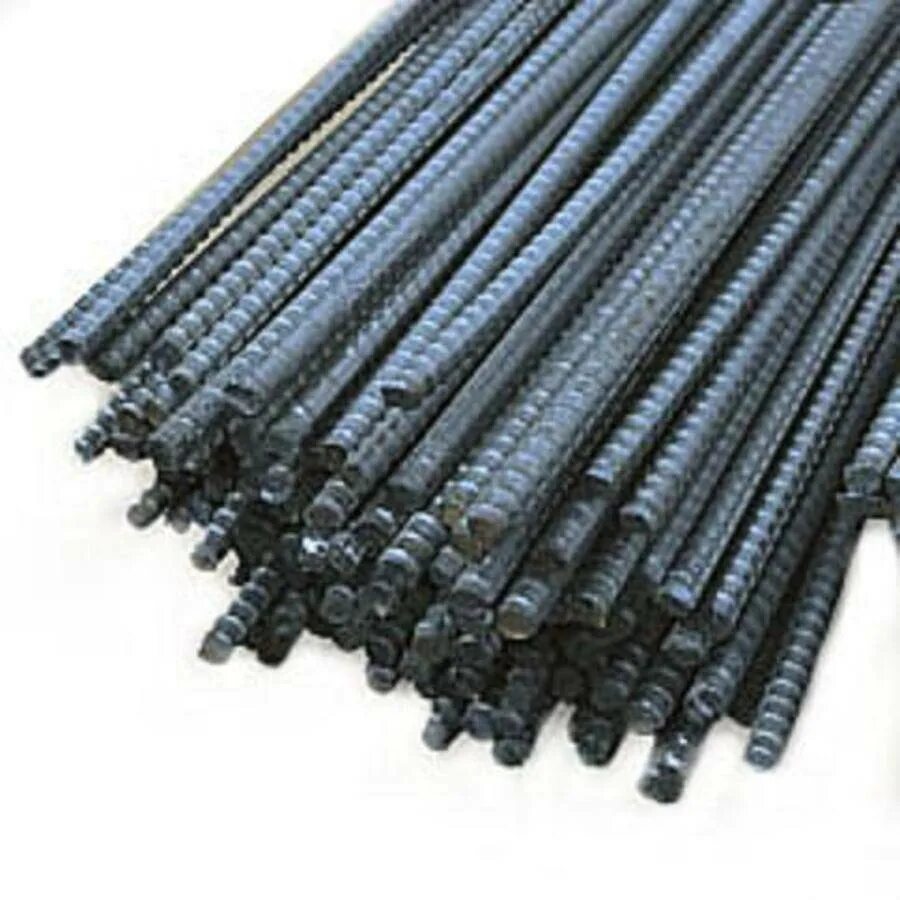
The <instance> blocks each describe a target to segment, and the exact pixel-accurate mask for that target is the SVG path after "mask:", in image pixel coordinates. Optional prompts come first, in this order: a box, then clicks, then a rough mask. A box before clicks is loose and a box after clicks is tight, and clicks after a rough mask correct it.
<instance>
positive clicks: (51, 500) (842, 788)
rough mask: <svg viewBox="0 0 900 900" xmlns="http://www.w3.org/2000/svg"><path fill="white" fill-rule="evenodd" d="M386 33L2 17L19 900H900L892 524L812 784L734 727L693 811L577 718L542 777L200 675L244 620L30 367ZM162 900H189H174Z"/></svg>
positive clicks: (326, 7)
mask: <svg viewBox="0 0 900 900" xmlns="http://www.w3.org/2000/svg"><path fill="white" fill-rule="evenodd" d="M382 5H383V4H382V3H380V2H378V0H328V2H327V3H320V2H293V3H286V2H279V0H253V2H248V3H236V2H231V3H229V2H221V0H220V2H216V3H214V2H207V0H154V2H152V3H138V2H128V3H123V2H121V0H78V2H71V0H0V97H2V112H3V118H2V121H3V133H2V140H0V260H2V269H0V272H2V280H0V285H2V291H3V312H2V315H0V340H2V354H0V379H2V385H3V404H2V412H3V417H4V418H3V438H2V449H0V479H2V482H0V488H2V493H0V497H2V501H3V504H4V515H3V516H2V519H0V536H2V544H0V546H2V554H3V559H4V561H5V565H4V568H3V577H4V581H3V588H2V594H3V600H2V618H0V623H2V626H0V627H2V638H3V648H2V652H0V697H2V701H0V702H2V706H0V709H2V720H3V725H4V726H5V728H4V736H3V737H2V738H0V826H2V828H3V830H4V832H5V833H4V834H3V835H2V836H0V896H4V897H10V898H17V900H18V898H32V897H60V896H63V895H64V894H65V895H70V894H77V895H85V896H91V897H95V898H107V897H110V898H111V897H120V896H124V897H141V898H143V897H150V896H153V897H157V896H160V895H163V894H161V892H167V893H166V894H165V895H168V896H175V897H182V896H189V895H191V896H195V897H196V896H214V897H217V898H230V897H236V896H239V895H247V894H248V892H249V891H253V890H259V891H267V892H274V891H279V895H280V896H285V895H301V896H302V895H304V894H308V895H309V896H331V895H335V894H337V893H340V894H345V893H349V892H360V893H361V892H366V894H370V895H374V896H376V897H381V896H385V897H387V896H390V897H400V898H403V897H412V896H426V897H429V898H430V897H435V898H441V897H449V896H454V897H459V896H464V895H465V896H469V895H472V896H483V895H486V894H487V892H488V891H501V890H504V891H506V892H507V893H506V894H504V896H506V895H507V894H509V893H511V892H513V891H515V892H517V893H524V894H526V895H528V896H531V895H535V896H548V895H549V896H553V895H554V894H555V893H556V892H558V893H559V894H560V895H562V894H563V892H565V894H566V895H569V894H577V895H579V896H601V895H603V894H606V895H609V894H611V893H612V892H614V891H615V892H623V893H624V892H628V895H629V896H638V897H643V896H652V895H656V896H658V894H657V892H658V891H665V896H667V897H673V896H674V897H680V896H688V895H689V894H690V895H691V896H696V897H707V896H713V895H718V894H719V893H720V892H726V891H727V892H728V893H729V895H730V896H733V897H744V896H748V897H749V896H758V895H759V893H760V892H761V891H765V892H766V893H765V896H767V897H776V898H777V897H784V896H788V894H789V892H790V895H791V896H793V897H796V898H806V897H844V896H848V895H854V896H859V897H878V898H880V897H898V896H900V879H898V875H900V866H898V850H900V831H898V825H900V815H898V811H900V714H898V709H900V604H898V595H900V591H898V584H900V578H898V560H897V555H896V553H895V550H894V549H893V546H892V544H891V541H890V538H889V535H888V533H887V530H886V529H885V528H882V527H878V526H871V527H870V528H869V529H868V531H867V533H866V535H865V539H864V541H863V543H862V546H861V547H860V550H859V553H858V554H857V558H856V560H855V563H854V567H853V571H852V577H851V585H850V589H849V591H848V594H847V597H846V601H845V604H844V607H843V610H842V612H841V615H840V619H839V622H838V627H837V628H836V633H835V635H834V639H833V640H832V641H831V643H830V644H829V647H828V650H827V654H826V656H825V658H824V662H823V665H822V667H821V670H820V672H819V676H818V678H817V680H816V684H815V688H814V691H813V696H812V697H811V700H810V703H809V705H808V708H807V710H806V713H805V715H804V717H803V720H802V723H801V726H800V728H799V731H798V734H797V736H796V742H795V745H794V747H793V749H792V751H791V752H790V755H789V757H788V759H787V760H786V762H785V763H784V765H783V766H782V767H781V768H780V769H779V770H778V771H777V772H775V773H772V774H768V775H759V774H756V773H754V772H753V771H751V770H749V769H748V768H747V767H746V766H745V765H744V764H743V763H742V761H741V751H742V737H741V735H740V734H739V732H738V730H737V729H734V728H732V727H730V726H723V727H722V728H720V729H719V731H718V732H717V733H716V734H715V735H714V737H713V739H712V740H711V741H710V742H709V744H708V747H707V750H706V752H705V754H704V756H703V758H702V760H701V763H700V765H699V766H698V769H697V772H696V774H695V777H694V779H693V781H692V783H691V784H690V786H689V789H688V792H687V795H686V797H685V799H684V801H683V802H682V803H681V805H680V806H678V807H676V808H662V807H656V806H654V805H653V804H651V803H649V802H648V801H645V800H643V799H641V798H640V797H639V796H638V795H637V793H636V791H635V789H634V785H635V782H636V780H637V778H638V776H639V773H640V770H641V767H642V765H643V761H644V758H645V756H646V753H647V750H648V745H647V744H646V742H643V741H632V742H630V743H629V744H628V746H627V747H626V748H625V750H624V751H623V752H622V753H621V755H620V757H619V758H618V760H617V761H616V763H615V764H614V766H613V768H612V769H611V770H610V771H599V772H598V771H592V770H589V769H586V768H583V767H581V766H580V764H579V763H578V762H577V760H576V758H575V756H574V753H573V752H572V751H571V750H570V748H569V746H568V744H567V741H566V738H565V735H564V732H563V724H562V721H561V720H558V721H554V723H553V724H552V726H551V727H548V728H547V729H546V732H545V734H544V736H543V738H542V740H541V742H540V745H539V747H538V749H537V752H536V754H535V757H534V759H533V761H532V762H531V763H530V764H529V765H528V766H527V767H526V768H525V769H524V770H521V771H508V770H503V769H501V768H499V767H497V766H495V765H494V764H493V763H492V762H491V760H490V758H489V754H488V752H487V751H486V749H485V748H483V747H481V746H472V745H462V746H459V747H456V748H454V749H453V750H452V752H450V753H449V754H447V755H445V756H442V757H435V756H433V755H430V754H429V753H428V752H427V751H426V750H425V749H424V748H423V747H422V746H421V745H420V743H419V740H418V738H419V732H420V729H421V725H422V723H423V720H424V717H425V715H426V706H425V704H424V703H423V702H422V701H421V700H419V699H418V698H416V697H414V696H411V695H410V694H408V693H407V692H405V691H398V692H397V693H395V694H393V695H390V696H388V697H380V696H377V695H375V694H372V693H371V692H369V691H368V689H367V688H366V687H365V686H364V682H363V676H362V670H361V665H360V663H359V660H358V659H352V658H348V657H346V656H344V655H342V654H340V653H338V652H336V651H334V650H332V649H331V648H330V647H326V646H324V645H321V644H320V643H318V642H316V641H314V640H312V639H305V640H304V641H303V643H302V644H301V645H300V647H299V650H298V652H296V653H295V655H294V656H293V658H292V659H291V660H290V662H289V664H288V665H286V666H285V667H284V668H282V669H281V670H279V671H277V672H272V671H269V670H263V669H261V668H258V667H257V666H256V665H255V664H254V663H253V662H252V661H250V660H248V659H246V658H244V657H238V658H236V659H235V660H234V661H233V663H232V664H231V665H230V666H229V667H227V668H225V669H214V668H209V667H206V666H204V665H203V664H201V663H200V662H199V661H198V660H197V659H196V655H195V651H196V646H197V643H198V641H199V639H200V638H201V636H202V635H203V633H204V630H205V629H206V627H207V625H208V624H209V623H210V621H211V620H212V619H213V618H214V617H215V615H216V614H217V613H218V612H219V611H220V610H221V609H222V607H223V604H225V603H226V602H227V600H228V597H229V593H228V590H227V588H226V586H225V585H224V583H223V580H222V579H219V578H216V577H209V576H203V575H200V574H198V573H194V572H193V571H192V569H191V567H190V566H189V564H188V562H187V558H186V557H187V551H188V548H189V539H187V538H184V537H179V536H177V535H175V534H173V533H171V532H168V531H166V530H165V529H163V528H159V529H154V530H153V531H152V533H150V534H147V535H139V534H137V533H135V532H133V531H132V530H130V529H129V527H128V526H127V525H126V524H125V523H124V520H123V511H124V508H125V506H126V504H127V501H128V500H129V499H130V498H132V497H134V496H135V494H136V492H137V491H138V490H139V489H140V488H141V486H142V485H144V484H145V483H146V481H147V479H148V477H149V475H148V472H146V471H144V470H142V469H140V468H139V467H129V466H127V465H125V464H122V463H118V462H115V461H110V460H105V459H104V460H103V461H101V462H100V463H98V464H97V465H95V466H94V467H93V468H90V469H86V468H84V467H83V466H82V465H80V464H79V463H78V462H77V461H76V459H75V457H74V454H73V453H72V452H71V449H70V447H71V439H72V437H73V435H74V434H75V432H76V430H77V429H78V427H79V426H80V425H81V424H83V423H84V422H85V421H86V420H87V419H88V418H89V416H90V415H91V413H92V412H93V411H94V409H95V408H96V407H97V406H98V405H99V403H100V402H101V400H102V398H103V390H102V389H101V388H99V387H98V386H97V385H96V384H94V383H92V382H90V381H89V380H88V379H87V378H86V377H84V376H83V375H81V374H79V373H77V372H73V371H65V372H62V373H60V374H58V375H57V376H56V377H54V378H53V379H52V380H51V381H49V382H47V383H33V382H29V381H28V380H27V379H26V378H25V376H24V374H23V373H22V371H21V370H20V368H19V365H18V362H17V354H18V351H19V349H20V348H21V347H22V345H24V344H25V343H26V341H27V340H29V339H30V338H31V337H32V336H34V335H35V334H36V333H37V332H38V330H39V329H40V328H41V327H43V326H44V325H45V324H46V323H48V322H49V321H50V320H51V318H52V317H54V316H55V315H56V314H57V313H59V312H61V311H62V310H63V309H64V308H65V307H67V306H68V305H69V304H70V303H71V302H72V301H73V300H74V299H75V297H76V296H77V295H78V294H79V293H80V291H81V290H82V289H83V288H86V287H87V286H88V285H89V284H90V282H91V281H92V280H93V279H94V278H95V277H96V276H99V275H100V274H102V272H103V271H105V269H106V268H108V267H109V265H111V264H112V263H114V262H115V261H116V260H117V259H118V258H119V256H121V255H122V254H123V253H124V252H125V251H127V250H128V249H130V247H131V245H132V244H133V243H134V242H135V241H136V240H137V239H138V238H139V237H141V236H142V235H143V234H144V233H145V232H146V231H147V230H148V229H149V228H150V226H152V225H153V224H154V223H155V221H156V220H157V219H158V218H160V217H161V216H162V215H163V214H165V213H166V212H167V211H168V210H169V209H170V208H171V207H173V206H174V205H175V204H176V203H177V202H178V201H180V200H181V198H182V197H183V196H184V195H186V194H187V193H188V192H189V191H190V190H191V189H192V188H193V186H194V185H195V184H196V183H197V182H198V181H199V180H200V179H201V178H203V177H204V176H206V175H207V174H208V173H209V172H210V171H211V170H212V169H213V168H214V167H215V166H216V165H217V164H218V163H219V162H220V161H221V160H222V159H223V158H224V157H225V156H226V155H227V154H228V153H229V152H230V151H231V150H232V149H233V148H234V147H235V146H236V145H237V144H239V143H240V142H241V141H242V140H243V139H244V138H245V137H246V136H247V135H248V133H249V132H250V131H252V130H253V129H254V128H255V127H256V126H257V125H258V124H259V122H260V121H261V120H262V119H263V118H265V117H266V116H268V115H269V114H270V113H271V112H272V110H273V109H274V108H275V107H276V106H278V105H279V104H280V103H281V102H282V101H283V100H284V99H285V98H286V97H287V96H289V95H290V94H291V93H292V92H293V91H294V90H295V89H296V88H297V87H298V86H299V84H301V83H302V82H303V81H304V80H306V79H307V78H308V77H309V76H310V75H312V74H313V73H314V72H315V71H316V69H317V68H318V67H319V66H321V65H322V64H323V63H324V62H325V61H326V60H327V59H328V58H329V57H330V56H331V55H332V54H333V53H334V52H336V50H337V49H338V48H340V47H341V46H342V44H343V43H344V42H346V41H347V40H348V39H349V38H350V37H351V36H352V35H353V34H354V33H356V32H357V31H359V30H360V28H361V26H362V24H363V23H364V22H365V21H367V20H368V19H369V18H371V17H372V15H373V14H374V13H375V12H376V11H377V10H378V9H379V8H380V7H381V6H382ZM550 892H553V894H551V893H550ZM165 895H163V896H165Z"/></svg>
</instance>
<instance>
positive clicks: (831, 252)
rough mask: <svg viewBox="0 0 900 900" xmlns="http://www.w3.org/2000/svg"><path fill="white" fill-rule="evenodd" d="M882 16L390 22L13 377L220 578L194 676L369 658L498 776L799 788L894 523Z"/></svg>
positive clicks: (609, 12)
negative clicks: (49, 380)
mask: <svg viewBox="0 0 900 900" xmlns="http://www.w3.org/2000/svg"><path fill="white" fill-rule="evenodd" d="M898 175H900V4H898V3H897V2H896V0H868V2H864V3H850V4H829V3H814V2H807V0H788V2H784V0H731V2H726V0H720V2H710V0H668V2H663V0H471V2H463V0H455V2H453V0H451V2H446V0H445V2H438V0H432V2H429V0H405V2H401V3H398V4H396V6H395V8H394V9H393V10H392V11H391V12H389V13H388V14H387V16H385V17H384V18H383V19H382V20H380V21H379V22H378V23H377V24H376V25H374V26H373V27H372V28H371V29H370V30H369V31H368V32H367V33H366V34H365V35H363V37H361V38H360V39H359V40H358V41H357V42H356V43H355V44H354V45H353V46H352V47H350V48H349V49H348V50H347V51H346V52H345V53H344V54H343V55H342V56H341V57H339V58H338V60H337V61H336V62H335V63H334V64H332V66H331V67H330V68H329V69H328V70H326V72H325V73H323V75H322V76H321V77H320V78H319V79H317V80H316V81H315V82H314V83H313V84H312V85H311V86H310V87H309V88H307V89H306V90H304V91H303V92H301V93H300V94H299V95H298V96H297V97H296V98H295V99H294V100H293V101H292V102H291V103H290V104H289V105H288V106H286V107H285V109H284V110H283V111H282V112H281V113H280V114H279V115H278V116H277V117H276V118H275V119H274V120H272V122H271V123H270V124H269V125H268V126H266V127H265V128H264V129H263V130H262V131H261V132H260V133H258V134H257V135H256V136H255V137H254V138H253V139H252V140H251V142H250V143H248V144H247V145H246V147H245V148H244V150H243V151H241V152H240V153H239V154H238V155H237V156H236V157H234V159H233V160H232V162H230V163H229V164H228V165H227V166H226V167H225V168H224V169H222V170H221V171H220V172H219V173H218V174H217V175H216V176H214V177H213V178H212V179H211V180H210V181H209V182H208V183H207V184H206V185H205V186H204V187H203V188H202V189H201V190H200V191H198V192H197V194H195V195H194V197H192V198H191V199H190V200H189V201H188V202H187V203H186V204H185V205H184V206H183V207H182V208H181V209H180V210H178V211H177V212H176V213H174V214H173V215H172V216H171V217H170V218H169V219H167V220H166V222H164V223H163V225H161V226H160V227H159V228H158V229H157V230H156V231H154V232H153V234H152V235H151V236H150V237H149V238H148V239H147V240H145V241H144V242H143V243H142V244H141V245H139V246H138V247H137V248H136V249H135V250H134V251H133V253H132V254H130V255H129V256H128V257H127V258H126V259H125V260H124V261H123V262H122V263H120V264H119V265H118V266H117V267H116V268H115V269H113V270H112V271H111V272H110V273H109V274H108V275H107V276H105V277H104V278H103V279H102V280H101V281H100V282H99V283H98V284H97V285H96V286H95V287H94V288H92V289H91V290H90V291H89V292H88V293H87V294H86V295H85V296H84V297H83V298H81V299H80V300H79V301H78V303H77V304H76V305H75V306H74V307H73V308H72V310H70V311H69V312H67V313H65V314H64V315H63V316H62V317H61V318H60V319H59V320H58V321H57V322H56V323H54V324H53V325H52V326H51V327H50V328H49V329H47V330H46V331H45V332H44V333H43V334H42V335H41V336H40V337H39V338H38V339H37V340H36V341H35V342H34V343H33V344H32V345H31V346H30V347H28V348H27V349H26V350H25V351H24V353H23V362H24V364H25V366H26V368H27V369H28V371H29V372H30V373H31V374H32V375H35V376H41V375H44V374H47V373H49V372H50V371H52V370H53V369H54V368H56V367H57V366H58V365H59V364H60V363H62V362H80V363H82V364H83V365H85V366H86V367H87V368H88V369H89V370H90V371H91V372H93V373H94V374H95V375H96V376H97V377H99V378H101V379H103V380H106V381H108V382H111V383H112V382H114V383H116V385H117V386H116V388H115V391H114V393H113V394H112V396H111V397H110V399H109V402H108V403H107V404H106V405H105V406H104V408H103V409H102V410H100V412H99V413H98V415H97V416H96V418H95V420H94V421H93V422H92V423H91V424H90V425H89V426H88V427H87V428H86V429H85V431H84V432H83V433H82V435H81V436H80V437H79V438H78V440H77V442H76V448H77V450H78V452H79V453H80V454H81V456H82V457H83V458H84V459H85V460H90V459H93V458H95V457H97V456H99V455H100V454H101V453H103V452H105V451H113V452H116V453H118V454H119V455H121V456H122V457H124V458H126V459H129V460H143V459H149V460H151V461H152V462H153V463H154V465H155V468H156V475H157V477H156V481H155V482H154V483H153V484H152V485H151V486H149V487H148V489H147V490H146V492H145V493H144V494H143V495H142V496H141V497H140V498H138V500H137V501H136V502H135V503H134V505H133V506H132V507H131V508H130V509H129V512H128V517H129V520H130V521H131V522H132V523H133V524H134V525H135V526H137V527H142V528H144V527H148V526H149V525H151V524H152V523H153V522H155V521H156V520H158V519H160V518H161V517H165V519H166V520H167V521H168V522H169V523H170V524H171V525H173V526H174V527H176V528H179V529H183V530H186V529H188V528H189V527H191V526H199V527H200V528H201V529H202V535H201V536H200V538H199V540H198V542H197V543H196V546H195V549H194V552H193V557H192V558H193V561H194V563H195V564H196V565H197V566H199V567H200V568H202V569H214V568H216V567H217V566H219V565H220V564H222V563H224V562H225V561H226V560H234V561H235V569H234V575H233V578H234V581H235V583H236V585H237V586H238V595H237V597H236V598H235V599H234V600H233V601H232V602H231V604H230V605H229V606H228V607H227V609H226V610H225V611H224V613H223V614H222V616H221V617H220V618H219V619H218V620H217V621H216V622H215V623H214V624H213V626H212V627H211V629H210V631H209V633H208V634H207V635H206V637H205V639H204V640H203V642H202V646H201V650H200V652H201V655H202V656H203V657H204V658H205V659H207V660H209V661H210V662H224V661H225V660H227V659H228V658H229V657H230V656H231V655H232V654H233V652H234V651H235V650H236V649H237V648H245V649H246V650H248V651H252V652H254V653H255V654H256V655H257V656H258V657H259V659H260V660H261V661H262V662H264V663H266V664H269V665H278V664H280V663H282V662H283V661H284V660H285V659H286V658H287V657H288V655H289V653H290V652H291V650H292V648H294V646H295V645H296V644H297V641H298V640H299V639H300V637H301V636H302V635H303V633H304V632H306V631H309V632H311V633H313V634H316V635H319V636H321V637H326V638H328V639H330V640H332V641H333V642H334V643H335V644H337V645H338V646H339V647H341V648H343V649H346V650H355V649H360V648H362V649H364V651H365V655H366V660H367V669H366V676H367V679H368V681H369V683H370V684H371V685H372V687H373V688H375V689H376V690H381V691H386V690H390V689H392V688H393V687H394V686H395V685H397V684H398V683H400V682H401V681H408V682H411V683H412V684H413V685H414V687H415V688H416V689H417V691H418V692H419V693H420V694H421V695H422V696H424V697H426V698H428V699H429V700H430V701H431V703H432V710H431V715H430V718H429V719H428V722H427V725H426V727H425V733H424V739H425V742H426V744H427V745H428V746H429V747H431V748H433V749H438V750H439V749H444V748H446V747H448V746H449V745H450V744H451V743H452V742H453V741H454V740H455V739H456V738H457V737H459V736H460V735H462V734H468V735H470V736H471V737H473V738H475V739H476V740H484V741H491V742H492V746H493V754H494V757H495V758H496V759H497V761H498V762H500V763H501V764H504V765H519V764H521V763H523V762H524V761H525V760H526V759H527V758H528V756H529V754H530V753H531V751H532V749H533V747H534V745H535V742H536V740H537V738H538V736H539V733H540V730H541V726H542V724H543V723H544V721H545V720H546V719H547V718H548V716H549V715H550V714H551V713H552V712H553V711H554V709H556V708H557V707H559V706H565V707H569V708H570V710H571V719H570V726H569V734H570V738H571V740H572V742H573V744H574V746H575V748H576V750H577V753H578V755H579V757H580V758H581V759H582V761H584V762H585V763H586V764H588V765H605V764H606V763H608V762H610V761H611V760H612V759H613V757H614V756H615V754H616V751H617V749H618V747H619V745H620V744H621V742H622V740H623V739H624V737H625V736H626V734H627V733H628V732H629V731H630V732H635V733H638V734H652V735H655V745H654V750H653V753H652V756H651V759H650V762H649V764H648V767H647V770H646V772H645V774H644V777H643V779H642V781H641V790H642V791H643V792H644V793H645V794H646V795H647V796H649V797H652V798H655V799H657V800H660V801H664V802H670V801H673V800H676V799H678V797H680V795H681V793H682V791H683V789H684V786H685V784H686V781H687V778H688V776H689V774H690V772H691V770H692V768H693V765H694V763H695V761H696V759H697V757H698V754H699V751H700V749H701V747H702V744H703V742H704V741H705V739H706V737H707V735H708V734H709V733H710V732H711V730H712V728H713V726H714V724H715V723H716V722H717V721H718V720H719V719H721V718H723V717H725V716H727V715H730V716H732V717H733V718H734V719H735V720H737V721H739V722H741V723H743V724H744V725H747V726H749V727H750V729H751V735H750V739H749V743H748V747H747V759H748V760H749V761H750V762H751V763H752V764H753V765H754V766H757V767H760V768H768V767H770V766H772V765H774V764H775V763H776V762H777V761H778V760H779V759H780V758H781V757H782V755H783V753H784V751H785V748H786V746H787V742H788V739H789V737H790V735H791V732H792V730H793V726H794V724H795V722H796V720H797V716H798V714H799V712H800V709H801V705H802V702H803V699H804V695H805V692H806V689H807V687H808V685H809V683H810V680H811V678H812V675H813V672H814V668H815V665H816V662H817V659H818V656H819V651H820V649H821V647H822V645H823V642H824V640H825V637H826V634H827V632H828V629H829V625H830V622H831V619H832V616H833V613H834V610H835V607H836V605H837V602H838V600H839V598H840V594H841V588H842V584H843V580H844V576H845V573H846V570H847V568H848V566H849V563H850V560H851V558H852V554H853V549H854V547H855V544H856V541H857V538H858V536H859V534H860V530H861V526H862V523H863V521H864V520H865V519H866V518H867V517H870V516H884V517H890V516H893V518H894V521H895V523H897V527H900V371H898V369H900V178H898Z"/></svg>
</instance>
